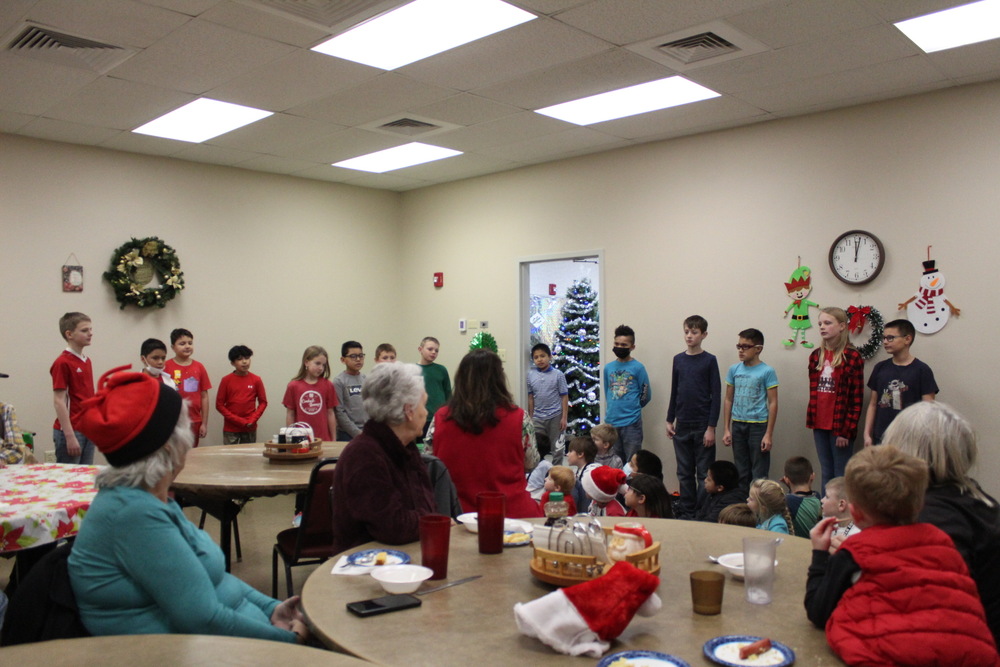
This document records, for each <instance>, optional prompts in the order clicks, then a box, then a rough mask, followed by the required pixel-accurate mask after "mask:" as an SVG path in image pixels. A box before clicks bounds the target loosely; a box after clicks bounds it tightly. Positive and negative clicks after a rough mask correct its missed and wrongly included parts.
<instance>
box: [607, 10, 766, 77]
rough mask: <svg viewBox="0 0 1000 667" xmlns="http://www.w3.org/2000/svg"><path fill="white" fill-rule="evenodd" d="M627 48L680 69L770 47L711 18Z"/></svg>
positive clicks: (676, 69)
mask: <svg viewBox="0 0 1000 667" xmlns="http://www.w3.org/2000/svg"><path fill="white" fill-rule="evenodd" d="M625 48H627V49H628V50H629V51H632V52H633V53H638V54H639V55H640V56H645V57H646V58H649V59H650V60H655V61H656V62H658V63H661V64H663V65H666V66H667V67H669V68H671V69H672V70H674V71H676V72H683V71H685V70H688V69H694V68H695V67H704V66H706V65H715V64H716V63H721V62H725V61H726V60H733V59H735V58H745V57H746V56H750V55H753V54H755V53H761V52H763V51H768V50H769V49H770V47H768V46H767V45H766V44H762V43H761V42H758V41H757V40H755V39H754V38H752V37H750V36H748V35H745V34H743V33H742V32H740V31H739V30H737V29H736V28H733V27H732V26H731V25H729V24H728V23H725V22H724V21H710V22H709V23H704V24H702V25H698V26H694V27H692V28H688V29H686V30H680V31H678V32H674V33H671V34H669V35H660V36H659V37H654V38H653V39H647V40H645V41H642V42H637V43H635V44H629V45H627V46H626V47H625Z"/></svg>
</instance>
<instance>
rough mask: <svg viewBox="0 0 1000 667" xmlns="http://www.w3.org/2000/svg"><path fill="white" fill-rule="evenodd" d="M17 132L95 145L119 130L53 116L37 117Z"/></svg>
mask: <svg viewBox="0 0 1000 667" xmlns="http://www.w3.org/2000/svg"><path fill="white" fill-rule="evenodd" d="M17 133H18V134H26V135H28V136H29V137H38V138H39V139H51V140H52V141H65V142H66V143H68V144H87V145H91V146H93V145H95V144H99V143H101V142H102V141H107V140H108V139H110V138H111V137H113V136H115V135H116V134H118V133H119V130H109V129H107V128H104V127H94V126H93V125H81V124H79V123H67V122H66V121H63V120H52V119H51V118H36V119H35V120H33V121H31V122H30V123H28V124H27V125H25V126H24V127H22V128H21V129H20V130H18V131H17Z"/></svg>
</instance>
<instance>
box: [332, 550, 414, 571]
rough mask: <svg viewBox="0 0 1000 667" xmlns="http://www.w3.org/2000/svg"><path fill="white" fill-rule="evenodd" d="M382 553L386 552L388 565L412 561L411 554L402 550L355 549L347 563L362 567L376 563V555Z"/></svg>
mask: <svg viewBox="0 0 1000 667" xmlns="http://www.w3.org/2000/svg"><path fill="white" fill-rule="evenodd" d="M380 553H384V554H385V564H386V565H405V564H406V563H409V562H410V555H409V554H405V553H403V552H402V551H396V550H395V549H365V550H364V551H355V552H354V553H352V554H351V555H350V556H348V557H347V564H348V565H357V566H360V567H368V566H369V565H375V557H376V556H377V555H379V554H380Z"/></svg>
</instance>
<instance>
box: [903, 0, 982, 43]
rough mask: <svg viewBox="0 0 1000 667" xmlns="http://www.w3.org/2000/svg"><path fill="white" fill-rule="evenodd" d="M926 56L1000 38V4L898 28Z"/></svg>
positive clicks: (978, 5)
mask: <svg viewBox="0 0 1000 667" xmlns="http://www.w3.org/2000/svg"><path fill="white" fill-rule="evenodd" d="M895 25H896V27H897V28H899V29H900V30H901V31H902V32H903V34H904V35H906V36H907V37H909V38H910V40H912V41H913V43H914V44H916V45H917V46H919V47H920V48H921V49H923V51H924V52H925V53H934V52H935V51H944V50H945V49H953V48H955V47H957V46H965V45H966V44H975V43H977V42H985V41H987V40H990V39H996V38H998V37H1000V0H982V2H973V3H972V4H968V5H962V6H960V7H953V8H951V9H945V10H943V11H940V12H935V13H933V14H927V15H925V16H918V17H917V18H913V19H908V20H906V21H900V22H899V23H897V24H895Z"/></svg>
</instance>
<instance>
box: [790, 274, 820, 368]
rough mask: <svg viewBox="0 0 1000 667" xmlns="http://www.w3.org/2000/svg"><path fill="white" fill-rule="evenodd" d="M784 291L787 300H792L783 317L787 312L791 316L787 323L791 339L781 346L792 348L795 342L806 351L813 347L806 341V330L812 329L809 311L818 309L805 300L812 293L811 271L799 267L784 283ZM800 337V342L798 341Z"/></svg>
mask: <svg viewBox="0 0 1000 667" xmlns="http://www.w3.org/2000/svg"><path fill="white" fill-rule="evenodd" d="M785 291H786V292H787V293H788V298H790V299H791V300H792V302H791V303H790V304H788V308H785V314H784V317H788V313H789V312H791V314H792V321H791V322H789V323H788V326H789V328H790V329H791V330H792V337H791V338H789V339H787V340H785V341H784V343H783V345H784V346H785V347H793V346H794V345H795V343H796V342H801V343H802V347H804V348H806V349H807V350H808V349H810V348H813V347H815V345H814V344H813V343H810V342H809V341H807V340H806V329H809V328H811V327H812V321H811V320H810V319H809V309H810V308H819V304H818V303H816V302H815V301H809V300H808V299H806V297H807V296H809V293H810V292H812V270H811V269H810V268H809V267H808V266H801V265H799V268H797V269H795V271H793V272H792V277H791V278H789V279H788V282H787V283H785ZM800 337H801V338H802V340H801V341H799V338H800Z"/></svg>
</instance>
